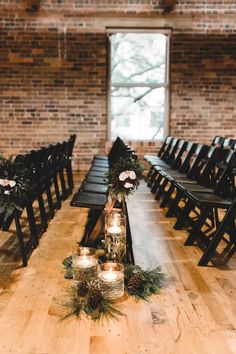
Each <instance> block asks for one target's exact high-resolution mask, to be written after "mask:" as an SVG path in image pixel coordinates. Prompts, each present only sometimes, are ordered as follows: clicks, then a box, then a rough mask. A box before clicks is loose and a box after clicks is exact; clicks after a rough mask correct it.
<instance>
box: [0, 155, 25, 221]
mask: <svg viewBox="0 0 236 354" xmlns="http://www.w3.org/2000/svg"><path fill="white" fill-rule="evenodd" d="M28 187H29V180H28V177H27V170H26V169H25V168H24V166H23V164H22V163H20V162H17V161H15V160H14V159H13V157H12V156H11V157H9V158H4V157H2V156H1V157H0V214H4V220H6V219H7V218H8V217H9V216H10V215H11V214H12V213H13V212H14V210H15V209H17V210H20V211H22V206H21V202H22V198H23V196H24V194H25V192H26V191H27V189H28Z"/></svg>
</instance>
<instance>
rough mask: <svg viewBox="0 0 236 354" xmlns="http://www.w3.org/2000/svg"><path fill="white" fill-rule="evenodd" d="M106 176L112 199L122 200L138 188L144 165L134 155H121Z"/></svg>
mask: <svg viewBox="0 0 236 354" xmlns="http://www.w3.org/2000/svg"><path fill="white" fill-rule="evenodd" d="M106 177H107V184H108V193H109V199H110V201H111V200H112V199H117V200H118V201H119V202H121V201H122V200H125V198H126V197H127V196H128V195H130V194H131V193H133V192H134V190H135V189H137V188H138V185H139V183H140V180H141V179H142V177H143V166H142V165H141V164H140V162H139V161H138V159H135V158H134V157H130V156H129V157H126V158H123V157H121V158H119V159H118V160H117V161H116V162H115V164H114V165H113V166H111V167H110V169H109V171H108V173H107V175H106Z"/></svg>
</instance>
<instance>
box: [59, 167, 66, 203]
mask: <svg viewBox="0 0 236 354" xmlns="http://www.w3.org/2000/svg"><path fill="white" fill-rule="evenodd" d="M59 176H60V182H61V189H62V199H66V198H67V191H66V183H65V177H64V174H63V170H60V171H59Z"/></svg>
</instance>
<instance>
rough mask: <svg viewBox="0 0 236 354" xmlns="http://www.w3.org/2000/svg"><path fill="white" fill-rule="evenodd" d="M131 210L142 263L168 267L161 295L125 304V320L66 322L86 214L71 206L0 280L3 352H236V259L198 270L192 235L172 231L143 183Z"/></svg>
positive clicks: (136, 248) (65, 206) (66, 205)
mask: <svg viewBox="0 0 236 354" xmlns="http://www.w3.org/2000/svg"><path fill="white" fill-rule="evenodd" d="M128 208H129V215H130V223H131V229H132V236H133V246H134V254H135V260H136V263H138V264H140V265H142V266H144V267H149V268H152V267H154V266H155V265H157V264H162V265H163V270H164V271H165V272H166V274H167V277H168V282H167V285H166V287H165V289H163V290H162V291H161V293H160V295H159V296H157V297H153V298H152V299H151V301H150V302H149V303H146V302H142V303H136V302H135V301H134V300H133V299H128V300H127V301H125V302H123V303H122V304H121V307H122V310H123V312H124V313H125V316H123V317H122V318H121V319H120V321H114V322H113V321H111V322H109V323H108V322H105V323H103V324H97V323H92V322H90V321H89V320H87V319H83V320H82V321H79V320H76V319H75V318H73V319H70V320H67V321H60V319H59V317H58V315H59V314H60V311H61V310H60V306H59V303H60V301H61V300H62V299H63V298H64V294H65V293H66V289H67V287H68V285H69V284H70V281H68V280H65V279H64V278H63V276H64V270H63V267H62V265H61V261H62V260H63V258H64V257H66V256H68V255H69V254H70V253H71V249H72V245H73V243H74V242H75V241H76V240H79V238H80V237H81V235H82V233H83V228H84V223H85V220H86V212H87V211H86V210H84V209H77V208H71V207H70V205H69V200H68V201H66V202H64V204H63V206H62V209H61V210H60V211H58V212H57V214H56V216H55V218H54V219H53V220H52V222H51V223H50V225H49V228H48V230H47V232H46V233H45V234H44V235H43V237H42V238H41V240H40V247H39V248H38V249H37V250H35V251H34V253H33V255H32V256H31V258H30V260H29V265H28V267H27V268H24V269H22V268H21V269H18V270H14V271H11V274H9V275H10V276H9V277H8V282H7V286H6V287H4V286H3V280H6V279H5V278H4V274H2V275H1V279H0V280H1V286H2V289H1V295H0V316H1V317H0V333H1V337H0V353H1V354H7V353H14V354H67V353H70V354H185V353H186V354H190V353H191V354H228V353H235V348H236V331H235V328H236V303H235V300H234V298H235V295H236V285H235V284H236V281H235V280H236V275H235V268H236V266H235V264H236V263H235V260H234V259H233V260H232V261H231V263H230V264H231V269H230V267H229V268H227V269H225V270H218V269H215V268H210V267H209V268H199V267H197V266H196V264H197V259H198V258H199V251H198V250H197V248H195V247H191V248H186V247H184V246H183V241H184V239H185V232H182V231H178V232H176V231H175V232H174V231H173V229H172V224H173V220H170V219H166V218H165V217H164V216H163V212H162V211H161V210H160V209H159V208H158V203H157V202H155V201H154V200H153V196H152V195H151V194H150V193H149V191H148V189H147V187H146V186H145V185H144V184H142V185H141V187H140V189H139V190H138V192H136V194H135V195H134V196H133V197H131V198H130V200H129V202H128ZM0 235H1V237H3V235H2V233H1V234H0ZM4 259H5V260H6V259H7V257H5V258H4ZM9 267H12V268H14V267H13V265H12V263H11V262H9ZM6 268H7V264H5V269H6ZM12 268H11V269H12ZM5 283H6V282H4V284H5Z"/></svg>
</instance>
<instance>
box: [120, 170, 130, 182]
mask: <svg viewBox="0 0 236 354" xmlns="http://www.w3.org/2000/svg"><path fill="white" fill-rule="evenodd" d="M127 178H129V176H128V174H127V171H123V172H121V173H120V174H119V180H120V181H125V180H126V179H127Z"/></svg>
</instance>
